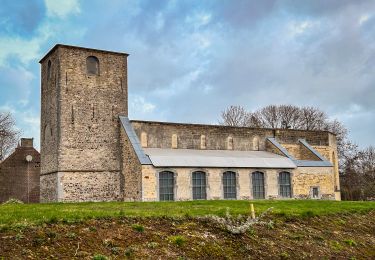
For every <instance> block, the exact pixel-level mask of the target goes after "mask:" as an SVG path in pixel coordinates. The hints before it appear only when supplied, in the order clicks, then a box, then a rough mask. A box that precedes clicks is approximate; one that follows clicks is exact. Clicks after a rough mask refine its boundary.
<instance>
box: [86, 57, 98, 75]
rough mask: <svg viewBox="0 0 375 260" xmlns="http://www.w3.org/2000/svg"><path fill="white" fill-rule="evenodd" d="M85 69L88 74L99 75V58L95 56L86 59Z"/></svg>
mask: <svg viewBox="0 0 375 260" xmlns="http://www.w3.org/2000/svg"><path fill="white" fill-rule="evenodd" d="M86 69H87V74H88V75H99V60H98V58H97V57H95V56H89V57H87V59H86Z"/></svg>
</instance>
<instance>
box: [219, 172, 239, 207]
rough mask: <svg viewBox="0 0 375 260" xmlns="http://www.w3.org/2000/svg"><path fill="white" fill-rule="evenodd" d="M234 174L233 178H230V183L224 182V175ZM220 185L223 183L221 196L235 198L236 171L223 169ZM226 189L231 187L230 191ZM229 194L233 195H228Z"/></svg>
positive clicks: (227, 198) (228, 198)
mask: <svg viewBox="0 0 375 260" xmlns="http://www.w3.org/2000/svg"><path fill="white" fill-rule="evenodd" d="M228 175H229V176H234V178H230V179H229V180H230V184H229V185H228V184H227V183H226V180H227V181H228V179H226V178H227V177H226V176H228ZM222 185H223V198H224V199H225V200H236V199H237V173H236V172H234V171H225V172H223V175H222ZM228 189H231V191H228ZM229 194H231V195H233V194H234V197H233V196H228V195H229Z"/></svg>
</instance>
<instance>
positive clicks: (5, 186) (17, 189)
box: [0, 138, 40, 203]
mask: <svg viewBox="0 0 375 260" xmlns="http://www.w3.org/2000/svg"><path fill="white" fill-rule="evenodd" d="M39 179H40V154H39V152H38V151H37V150H35V148H34V147H33V139H30V138H21V144H20V145H19V146H18V147H17V148H16V150H15V151H14V152H13V153H12V154H11V155H10V156H9V157H7V158H6V159H5V160H4V161H2V162H1V163H0V203H1V202H5V201H7V200H9V199H12V198H13V199H18V200H21V201H23V202H25V203H29V202H30V203H36V202H39Z"/></svg>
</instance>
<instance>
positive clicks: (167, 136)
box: [40, 44, 340, 202]
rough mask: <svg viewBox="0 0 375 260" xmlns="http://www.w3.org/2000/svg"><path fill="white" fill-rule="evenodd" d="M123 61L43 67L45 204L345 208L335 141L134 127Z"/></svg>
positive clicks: (90, 54)
mask: <svg viewBox="0 0 375 260" xmlns="http://www.w3.org/2000/svg"><path fill="white" fill-rule="evenodd" d="M127 57H128V54H126V53H118V52H111V51H103V50H96V49H89V48H82V47H75V46H67V45H61V44H58V45H56V46H55V47H54V48H52V49H51V50H50V51H49V52H48V53H47V54H46V56H45V57H44V58H42V60H41V61H40V63H41V67H42V69H41V71H42V76H41V77H42V89H41V93H42V104H41V107H42V115H41V155H42V156H41V177H40V182H41V201H42V202H50V201H111V200H118V201H123V200H125V201H165V200H193V199H290V198H301V199H302V198H303V199H306V198H311V199H336V200H339V199H340V192H339V176H338V166H337V145H336V138H335V136H334V135H333V134H332V133H330V132H326V131H299V130H286V129H256V128H247V127H229V126H218V125H201V124H180V123H167V122H152V121H136V120H133V121H131V120H129V119H128V86H127Z"/></svg>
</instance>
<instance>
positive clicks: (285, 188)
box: [278, 171, 293, 199]
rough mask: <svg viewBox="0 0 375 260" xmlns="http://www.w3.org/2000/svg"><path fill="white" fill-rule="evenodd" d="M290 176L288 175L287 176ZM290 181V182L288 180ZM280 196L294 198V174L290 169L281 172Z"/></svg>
mask: <svg viewBox="0 0 375 260" xmlns="http://www.w3.org/2000/svg"><path fill="white" fill-rule="evenodd" d="M286 176H288V177H286ZM288 181H289V182H288ZM278 184H279V196H280V198H285V199H287V198H292V196H293V192H292V190H293V189H292V174H291V173H290V172H288V171H282V172H279V176H278Z"/></svg>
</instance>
